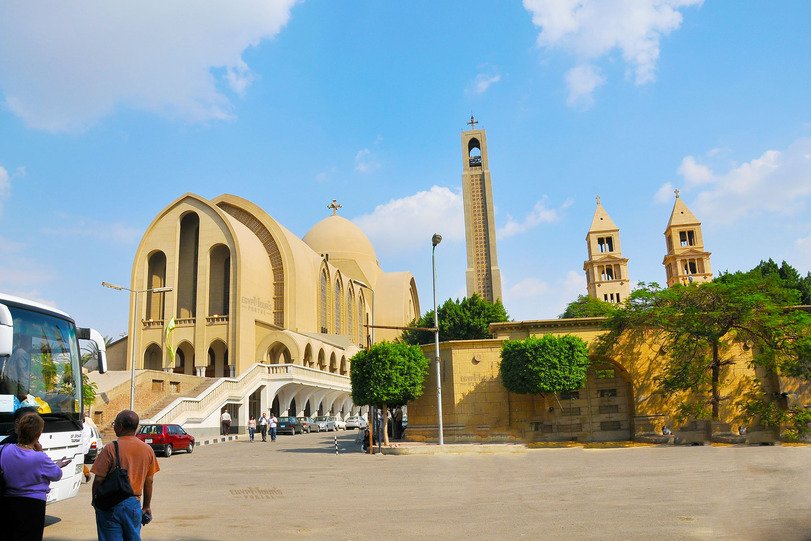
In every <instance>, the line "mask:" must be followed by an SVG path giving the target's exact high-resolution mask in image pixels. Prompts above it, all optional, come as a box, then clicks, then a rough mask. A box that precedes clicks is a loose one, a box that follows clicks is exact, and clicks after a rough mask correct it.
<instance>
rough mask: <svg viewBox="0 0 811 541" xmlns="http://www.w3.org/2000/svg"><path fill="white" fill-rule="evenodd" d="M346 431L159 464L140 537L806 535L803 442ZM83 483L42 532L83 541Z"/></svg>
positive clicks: (809, 506)
mask: <svg viewBox="0 0 811 541" xmlns="http://www.w3.org/2000/svg"><path fill="white" fill-rule="evenodd" d="M354 437H355V435H354V433H352V432H346V433H344V432H340V433H338V439H339V447H340V448H341V449H342V451H341V454H339V455H338V456H336V455H335V449H334V443H333V434H331V433H327V434H309V435H299V436H280V437H279V439H278V440H277V441H276V442H273V443H270V442H269V443H262V442H256V443H253V444H251V443H248V442H247V441H245V440H239V441H235V442H230V443H222V444H216V445H207V446H202V447H198V448H197V449H196V450H195V452H194V453H193V454H192V455H185V454H183V453H179V454H177V455H175V456H172V457H170V458H168V459H167V458H160V459H159V460H160V465H161V468H162V469H161V472H160V473H159V474H158V475H157V476H156V478H155V497H154V501H153V506H152V509H153V513H154V517H155V519H154V521H153V522H152V523H151V524H149V525H148V526H146V527H145V528H144V530H143V537H144V539H160V540H163V539H166V540H170V539H200V540H209V539H211V540H214V539H231V540H237V539H325V540H332V539H336V540H341V539H346V540H365V539H376V540H379V539H465V540H470V539H584V538H588V539H758V540H760V539H774V540H778V539H779V540H793V539H796V540H808V539H811V513H810V512H809V510H811V490H809V487H811V473H809V464H811V447H807V446H797V447H781V446H776V447H744V446H740V447H738V446H734V447H733V446H726V447H714V446H705V447H631V448H621V449H610V448H606V449H601V448H598V449H583V448H563V449H534V450H527V451H526V452H520V453H515V452H505V453H499V452H494V453H452V454H435V455H423V454H420V455H405V456H380V455H377V456H368V455H364V454H362V453H360V452H358V450H357V447H356V446H355V444H354ZM89 502H90V485H83V486H82V488H81V491H80V493H79V496H78V497H77V498H74V499H72V500H69V501H65V502H60V503H57V504H54V505H51V506H49V507H48V509H47V513H48V517H47V518H46V523H48V526H47V527H46V529H45V539H79V540H83V539H95V523H94V514H93V510H92V508H91V507H90V503H89Z"/></svg>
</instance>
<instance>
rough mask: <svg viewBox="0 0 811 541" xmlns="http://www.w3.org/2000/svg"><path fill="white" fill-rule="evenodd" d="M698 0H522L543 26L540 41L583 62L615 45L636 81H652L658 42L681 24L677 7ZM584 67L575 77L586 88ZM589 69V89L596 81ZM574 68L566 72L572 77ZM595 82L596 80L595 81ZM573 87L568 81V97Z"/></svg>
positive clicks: (657, 53)
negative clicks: (578, 75) (590, 75)
mask: <svg viewBox="0 0 811 541" xmlns="http://www.w3.org/2000/svg"><path fill="white" fill-rule="evenodd" d="M701 3H702V0H633V1H629V0H524V8H525V9H526V10H527V11H529V12H530V13H531V14H532V22H533V24H535V26H537V27H538V28H540V29H541V31H540V34H539V35H538V45H539V46H540V47H545V48H550V49H561V50H564V51H566V52H569V53H571V54H573V55H574V56H575V57H576V58H577V62H578V64H579V66H578V68H575V69H579V68H583V67H584V66H583V65H582V64H583V63H584V62H591V61H594V60H597V59H599V58H601V57H603V56H605V55H608V54H610V53H611V52H613V51H614V50H618V51H619V52H620V53H621V54H622V58H623V60H624V61H625V63H626V65H627V66H628V69H629V71H630V72H631V73H632V74H633V78H634V82H635V83H636V84H637V85H643V84H647V83H651V82H653V81H654V80H655V78H656V76H655V73H656V62H657V61H658V59H659V41H660V40H661V38H662V37H663V36H666V35H668V34H670V33H671V32H673V31H674V30H676V29H678V28H679V26H681V23H682V14H681V11H679V10H680V9H681V8H685V7H689V6H694V5H700V4H701ZM587 74H588V73H587V72H586V71H583V72H582V73H581V74H580V75H581V76H580V77H579V79H577V81H578V82H580V83H581V86H580V88H581V89H582V91H583V92H584V93H583V94H582V96H581V97H580V99H579V100H577V101H578V102H580V101H582V100H583V99H586V98H587V96H588V95H589V94H590V91H589V93H585V90H586V89H587V88H588V86H589V85H588V82H589V79H588V78H587V77H585V75H587ZM595 75H596V72H593V71H592V77H591V84H592V89H591V90H594V88H596V87H597V86H599V83H598V82H597V80H596V79H595V78H594V76H595ZM576 76H577V72H575V74H572V72H571V71H570V73H569V74H567V80H568V79H569V78H570V77H573V78H576ZM595 83H598V84H595ZM571 98H572V87H571V84H570V102H571Z"/></svg>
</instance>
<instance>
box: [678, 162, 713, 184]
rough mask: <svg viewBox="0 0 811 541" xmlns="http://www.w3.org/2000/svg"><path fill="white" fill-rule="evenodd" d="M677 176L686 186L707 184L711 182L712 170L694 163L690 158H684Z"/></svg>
mask: <svg viewBox="0 0 811 541" xmlns="http://www.w3.org/2000/svg"><path fill="white" fill-rule="evenodd" d="M679 174H680V175H681V176H682V178H684V180H686V181H687V183H688V184H693V185H696V184H707V183H709V182H712V180H713V172H712V169H710V168H709V167H707V166H706V165H701V164H700V163H698V162H696V159H695V158H694V157H692V156H685V157H684V159H683V160H682V161H681V165H680V166H679Z"/></svg>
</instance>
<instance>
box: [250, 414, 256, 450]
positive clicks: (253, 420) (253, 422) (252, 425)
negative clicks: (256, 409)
mask: <svg viewBox="0 0 811 541" xmlns="http://www.w3.org/2000/svg"><path fill="white" fill-rule="evenodd" d="M254 434H256V417H254V416H253V415H251V418H250V419H249V420H248V436H249V437H250V439H251V443H253V436H254Z"/></svg>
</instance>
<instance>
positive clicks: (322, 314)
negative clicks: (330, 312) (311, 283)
mask: <svg viewBox="0 0 811 541" xmlns="http://www.w3.org/2000/svg"><path fill="white" fill-rule="evenodd" d="M319 301H320V306H319V310H318V324H319V326H320V327H321V332H322V333H326V332H329V330H328V329H327V272H326V271H321V298H320V299H319Z"/></svg>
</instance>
